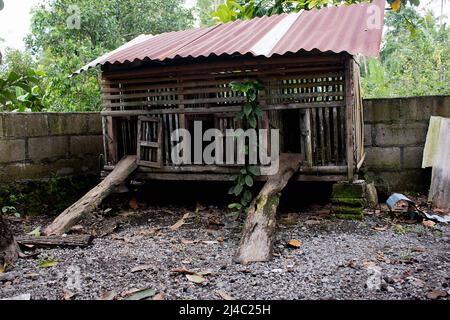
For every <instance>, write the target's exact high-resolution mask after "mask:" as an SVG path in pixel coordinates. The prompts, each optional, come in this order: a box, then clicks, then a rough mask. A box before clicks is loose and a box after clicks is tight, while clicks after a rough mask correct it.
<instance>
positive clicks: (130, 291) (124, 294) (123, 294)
mask: <svg viewBox="0 0 450 320" xmlns="http://www.w3.org/2000/svg"><path fill="white" fill-rule="evenodd" d="M139 291H141V289H137V288H133V289H130V290H127V291H124V292H122V293H121V294H120V295H121V296H122V297H125V296H129V295H130V294H133V293H136V292H139Z"/></svg>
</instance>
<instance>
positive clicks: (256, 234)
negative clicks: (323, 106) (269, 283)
mask: <svg viewBox="0 0 450 320" xmlns="http://www.w3.org/2000/svg"><path fill="white" fill-rule="evenodd" d="M301 161H302V157H301V155H298V154H281V155H280V165H279V170H278V173H277V174H275V175H273V176H270V177H269V178H268V180H267V182H266V183H265V184H264V186H263V188H262V189H261V191H260V192H259V194H258V196H257V197H256V198H254V199H253V201H252V202H251V204H250V206H249V208H248V211H247V218H246V221H245V224H244V229H243V232H242V237H241V241H240V244H239V248H238V250H237V253H236V256H235V257H234V261H235V262H238V263H242V264H247V263H251V262H258V261H268V260H270V259H271V258H272V255H273V234H274V231H275V225H276V213H277V208H278V204H279V200H280V192H281V191H282V190H283V189H284V187H285V186H286V184H287V183H288V181H289V179H290V178H291V177H292V176H293V175H294V173H295V172H296V171H297V170H298V169H299V167H300V164H301Z"/></svg>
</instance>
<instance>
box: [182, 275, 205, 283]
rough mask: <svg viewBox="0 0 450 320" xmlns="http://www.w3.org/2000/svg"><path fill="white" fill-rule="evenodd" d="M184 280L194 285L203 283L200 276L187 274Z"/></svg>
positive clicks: (203, 280)
mask: <svg viewBox="0 0 450 320" xmlns="http://www.w3.org/2000/svg"><path fill="white" fill-rule="evenodd" d="M186 278H187V279H188V280H189V281H191V282H194V283H198V284H200V283H203V282H205V278H203V277H202V276H200V275H197V274H187V275H186Z"/></svg>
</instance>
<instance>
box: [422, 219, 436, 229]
mask: <svg viewBox="0 0 450 320" xmlns="http://www.w3.org/2000/svg"><path fill="white" fill-rule="evenodd" d="M422 224H423V225H424V226H425V227H428V228H433V227H434V226H435V225H436V222H434V221H431V220H423V221H422Z"/></svg>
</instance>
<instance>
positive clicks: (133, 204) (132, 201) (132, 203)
mask: <svg viewBox="0 0 450 320" xmlns="http://www.w3.org/2000/svg"><path fill="white" fill-rule="evenodd" d="M128 204H129V205H130V208H131V209H133V210H137V209H139V205H138V203H137V200H136V197H135V196H132V197H131V199H130V201H129V203H128Z"/></svg>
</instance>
